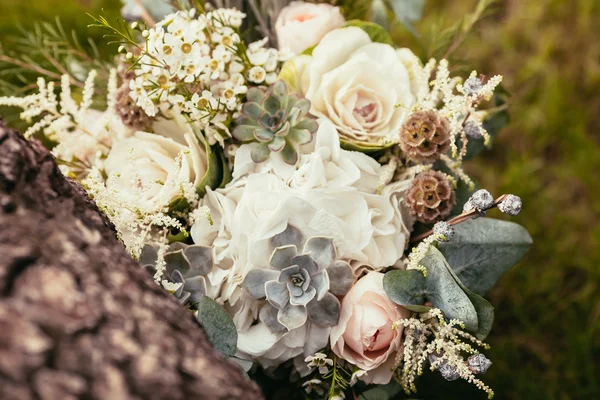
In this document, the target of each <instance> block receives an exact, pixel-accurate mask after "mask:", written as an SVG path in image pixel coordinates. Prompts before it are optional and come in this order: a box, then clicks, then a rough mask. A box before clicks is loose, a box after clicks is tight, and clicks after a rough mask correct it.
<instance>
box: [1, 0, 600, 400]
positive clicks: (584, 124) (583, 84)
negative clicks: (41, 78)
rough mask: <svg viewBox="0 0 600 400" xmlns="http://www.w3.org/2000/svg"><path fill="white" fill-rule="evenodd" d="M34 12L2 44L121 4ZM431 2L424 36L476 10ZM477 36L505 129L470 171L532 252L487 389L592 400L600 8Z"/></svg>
mask: <svg viewBox="0 0 600 400" xmlns="http://www.w3.org/2000/svg"><path fill="white" fill-rule="evenodd" d="M33 3H34V2H33V1H28V2H22V1H19V0H9V1H8V2H7V1H6V0H5V1H4V2H2V3H1V4H0V35H3V34H6V33H8V32H9V31H12V30H13V29H14V26H15V23H16V22H21V23H23V24H30V23H31V22H32V21H34V20H36V19H38V18H44V19H52V18H53V17H54V15H55V14H56V13H57V12H59V13H60V14H61V18H62V19H63V22H64V23H65V25H66V26H78V27H84V26H85V25H86V24H87V23H88V20H87V17H86V16H85V15H84V13H83V10H86V11H90V10H91V11H90V12H92V11H95V12H98V11H99V8H100V6H101V5H102V4H104V5H105V6H107V7H111V9H112V10H115V9H116V7H118V1H116V0H110V1H106V0H90V1H88V2H81V3H75V2H67V1H60V0H44V1H41V0H40V1H35V4H36V7H32V6H31V4H33ZM428 3H430V5H429V6H428V8H427V9H426V16H425V18H424V20H423V21H422V22H421V23H420V27H421V28H427V27H428V26H429V25H431V24H432V23H433V22H434V21H436V20H437V17H436V15H437V14H438V13H440V12H441V13H443V14H444V15H445V18H446V19H447V20H452V19H453V18H456V17H460V16H461V15H462V14H463V13H465V12H466V11H467V10H470V9H472V8H473V6H474V3H475V1H474V0H440V1H436V2H433V1H429V2H428ZM67 5H68V6H67ZM476 28H477V29H476V33H475V34H473V35H471V36H470V37H469V38H468V39H467V41H466V43H465V45H463V46H462V47H461V48H460V50H459V54H458V55H460V57H461V58H465V59H467V60H469V64H470V65H471V66H472V67H473V68H476V69H477V70H478V71H482V72H485V73H486V74H488V75H493V74H502V75H504V76H505V81H504V84H505V86H506V89H507V90H508V91H509V92H511V94H512V97H511V100H510V103H511V104H510V112H511V123H510V124H509V126H508V127H507V128H506V129H505V130H504V131H503V132H502V133H501V134H500V136H499V138H498V139H497V140H496V141H495V143H494V146H493V148H492V149H491V150H488V151H486V152H485V153H483V154H482V155H481V156H479V157H478V158H477V159H476V160H473V161H471V162H470V164H469V165H468V170H469V172H470V173H471V174H472V175H473V176H474V177H475V178H476V179H477V180H478V181H479V182H481V183H482V184H483V185H484V186H485V187H486V188H487V189H489V190H490V191H491V192H492V193H493V194H496V195H499V194H501V193H514V194H517V195H519V196H521V197H522V199H523V202H524V209H523V212H522V213H521V215H519V216H518V217H517V218H515V220H516V221H517V222H519V223H520V224H522V225H524V226H525V227H527V228H528V229H529V231H530V232H531V234H532V236H533V238H534V241H535V243H534V246H533V248H532V250H531V251H530V253H529V254H528V255H527V256H526V257H525V258H524V259H523V260H522V262H520V263H519V265H517V266H515V267H514V268H513V269H512V270H511V271H510V272H508V273H507V274H506V275H505V276H504V277H503V278H502V280H501V281H500V282H499V284H498V286H497V287H496V288H494V289H493V290H492V292H491V293H490V294H489V296H488V297H489V299H490V301H491V302H492V304H493V305H494V306H495V308H496V322H495V324H494V330H493V331H492V334H491V336H490V337H489V343H490V344H491V346H492V349H491V350H490V351H489V356H490V358H491V359H492V360H493V361H494V365H493V367H492V368H491V369H490V371H489V372H488V374H487V375H486V376H485V378H486V382H488V383H489V384H490V385H491V386H492V387H493V388H494V389H495V391H496V398H497V399H598V398H600V296H599V295H598V293H599V290H600V151H599V147H600V115H599V114H600V94H599V93H600V63H599V62H598V60H600V40H599V38H600V2H598V1H597V0H573V1H564V0H537V1H534V0H505V1H500V2H499V3H498V4H497V6H496V13H494V14H493V15H491V16H489V17H487V18H486V19H484V20H482V21H480V22H479V23H478V24H477V26H476ZM80 32H84V30H82V29H80ZM94 34H95V35H97V34H98V32H95V33H94ZM493 216H494V217H499V218H501V217H502V216H501V215H499V214H493ZM424 380H425V381H430V382H431V385H425V387H424V390H422V392H420V393H418V394H417V397H419V398H423V396H425V397H426V398H432V397H433V396H434V395H433V394H432V393H437V394H438V396H439V394H440V393H444V398H446V399H450V398H459V397H460V398H477V399H478V398H484V396H482V395H481V394H479V393H477V392H476V391H473V390H472V389H470V388H469V387H468V386H467V385H462V384H457V383H456V382H453V383H451V384H447V383H446V382H443V381H442V380H441V378H439V377H438V376H429V377H425V378H424Z"/></svg>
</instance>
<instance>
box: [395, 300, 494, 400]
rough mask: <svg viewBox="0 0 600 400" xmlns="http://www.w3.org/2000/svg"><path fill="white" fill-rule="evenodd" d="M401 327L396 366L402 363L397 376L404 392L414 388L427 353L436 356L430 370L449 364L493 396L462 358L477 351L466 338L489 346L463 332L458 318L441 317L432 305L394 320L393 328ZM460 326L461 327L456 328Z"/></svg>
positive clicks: (482, 345)
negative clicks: (400, 341)
mask: <svg viewBox="0 0 600 400" xmlns="http://www.w3.org/2000/svg"><path fill="white" fill-rule="evenodd" d="M399 326H403V327H404V337H405V339H404V350H403V352H402V353H398V356H397V359H396V366H397V367H398V366H400V364H402V368H401V370H397V371H398V373H399V375H400V376H399V380H400V383H401V384H402V387H403V388H404V391H405V392H406V393H407V394H410V393H411V392H416V391H417V389H416V386H415V378H416V377H417V376H419V375H421V374H422V373H423V364H424V363H425V362H426V361H427V360H428V357H429V356H430V355H433V356H435V357H432V358H434V359H435V361H432V362H431V366H430V368H431V370H435V369H437V368H439V367H441V366H443V365H444V366H448V367H450V368H453V369H454V370H455V371H456V374H457V375H458V377H460V378H462V379H464V380H466V381H467V382H469V383H472V384H474V385H475V386H476V387H477V388H479V389H481V390H483V391H485V392H486V393H487V394H488V398H490V399H491V398H492V397H493V396H494V391H493V390H492V389H491V388H490V387H489V386H487V385H486V384H485V383H483V381H481V380H480V379H478V378H476V377H475V374H474V372H473V371H472V370H471V369H470V368H469V366H468V364H467V363H466V362H465V360H464V358H463V354H477V353H478V351H477V350H476V349H475V348H474V347H473V346H472V345H471V344H469V343H466V342H465V340H466V341H469V342H472V343H474V344H475V345H476V346H478V347H482V348H484V349H488V348H489V346H488V345H487V344H485V343H483V342H482V341H480V340H478V339H477V338H476V337H474V336H473V335H471V334H469V333H467V332H465V331H464V330H462V329H464V324H463V323H462V322H461V321H459V320H457V319H451V320H450V321H445V320H444V315H443V314H442V312H441V311H440V310H439V309H437V308H433V309H431V310H429V311H428V312H426V313H422V314H420V315H419V316H418V318H417V317H413V318H407V319H401V320H400V321H396V322H395V323H394V325H393V328H394V329H396V328H397V327H399ZM459 328H460V329H459Z"/></svg>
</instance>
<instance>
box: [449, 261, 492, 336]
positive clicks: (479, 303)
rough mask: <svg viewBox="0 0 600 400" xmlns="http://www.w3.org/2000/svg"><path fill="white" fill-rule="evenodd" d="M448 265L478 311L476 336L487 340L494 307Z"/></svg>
mask: <svg viewBox="0 0 600 400" xmlns="http://www.w3.org/2000/svg"><path fill="white" fill-rule="evenodd" d="M438 251H439V250H438ZM446 267H447V268H448V271H449V272H450V274H451V275H452V277H453V278H454V280H455V281H456V283H457V284H458V286H460V288H461V289H462V290H463V291H464V292H465V294H466V295H467V297H469V300H471V303H473V307H475V311H477V321H478V324H479V326H478V328H477V332H474V334H475V337H476V338H477V339H479V340H485V338H486V337H487V336H488V335H489V334H490V332H491V330H492V325H493V324H494V307H493V306H492V305H491V304H490V303H489V302H488V301H487V300H486V299H484V298H483V297H481V296H480V295H478V294H476V293H473V292H472V291H470V290H469V288H467V287H466V286H465V285H464V284H463V283H462V282H461V281H460V279H459V278H458V276H456V274H455V273H454V271H453V270H452V267H450V264H448V263H446Z"/></svg>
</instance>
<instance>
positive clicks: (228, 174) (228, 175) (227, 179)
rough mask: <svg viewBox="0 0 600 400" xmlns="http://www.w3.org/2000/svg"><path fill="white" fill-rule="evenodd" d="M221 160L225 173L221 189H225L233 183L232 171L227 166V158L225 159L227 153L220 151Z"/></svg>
mask: <svg viewBox="0 0 600 400" xmlns="http://www.w3.org/2000/svg"><path fill="white" fill-rule="evenodd" d="M219 153H220V157H219V158H220V159H221V170H222V171H223V179H221V184H220V185H219V187H220V188H224V187H225V186H227V184H228V183H229V182H231V179H232V176H231V171H230V170H229V166H228V165H227V158H226V157H225V152H224V151H223V150H220V151H219Z"/></svg>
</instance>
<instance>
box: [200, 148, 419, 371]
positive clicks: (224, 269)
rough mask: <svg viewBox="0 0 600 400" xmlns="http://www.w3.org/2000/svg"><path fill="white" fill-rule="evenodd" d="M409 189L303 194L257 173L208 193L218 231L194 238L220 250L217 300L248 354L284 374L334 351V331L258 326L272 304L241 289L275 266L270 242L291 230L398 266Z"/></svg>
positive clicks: (214, 277) (344, 252) (341, 251)
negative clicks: (297, 360) (330, 347)
mask: <svg viewBox="0 0 600 400" xmlns="http://www.w3.org/2000/svg"><path fill="white" fill-rule="evenodd" d="M240 150H241V149H240ZM238 152H239V151H238ZM354 156H357V158H360V157H359V156H358V155H354ZM360 156H363V155H360ZM364 157H366V156H364ZM322 161H323V160H322V159H321V162H322ZM332 162H333V161H332ZM402 184H404V185H405V186H406V187H408V183H406V182H400V183H398V184H395V185H394V186H389V187H385V188H384V189H383V191H382V194H376V193H366V192H362V191H360V190H358V188H356V187H352V186H348V187H344V186H341V187H340V186H332V187H317V188H309V189H296V188H292V187H290V186H289V185H287V184H286V183H285V182H284V181H283V180H282V179H280V178H279V177H278V176H276V175H274V174H272V173H253V174H251V175H249V176H248V177H242V178H240V179H238V180H236V181H234V182H232V183H231V184H230V185H228V187H227V188H225V189H217V190H215V191H208V193H207V195H206V196H205V198H204V199H203V203H202V204H203V205H205V206H208V207H209V208H210V212H211V215H212V218H213V225H212V226H209V224H208V223H207V222H204V221H202V220H200V221H199V222H198V223H196V224H194V226H193V227H192V230H191V234H192V238H193V239H194V242H195V243H196V244H202V245H212V246H213V258H214V260H215V265H216V266H217V267H218V268H217V269H215V270H213V272H211V274H210V275H209V277H208V278H209V280H210V282H211V286H212V287H213V288H215V289H214V293H212V294H211V295H213V296H214V297H215V298H217V300H218V301H220V302H224V303H227V304H228V307H229V308H228V309H229V311H230V313H231V315H232V316H233V320H234V323H235V324H236V327H237V329H238V333H239V339H238V350H239V351H240V352H241V354H243V355H245V356H250V357H252V358H253V359H255V360H258V361H259V362H261V363H262V364H263V365H264V366H276V365H279V364H280V363H282V362H284V361H287V360H289V359H292V358H294V357H296V356H298V355H301V354H303V355H304V356H309V355H313V354H314V353H315V352H316V351H318V350H320V349H322V348H323V347H325V346H326V345H327V339H326V336H327V334H328V332H329V328H320V327H318V326H315V325H314V324H311V323H307V324H306V325H304V326H302V327H301V328H297V329H294V330H292V331H289V332H284V333H272V332H271V331H270V330H269V328H268V327H267V326H266V325H265V324H264V323H262V322H257V319H258V315H259V313H260V311H261V308H262V305H263V304H264V303H263V302H262V301H260V300H253V299H251V298H250V297H249V296H248V294H246V293H245V292H244V291H243V290H242V289H241V283H242V281H243V280H244V277H245V276H246V274H247V273H248V272H249V271H251V270H253V269H256V268H265V267H267V266H268V265H269V259H270V256H271V253H272V247H271V243H270V239H271V238H273V237H274V236H276V235H278V234H280V233H282V232H283V231H284V230H285V229H286V228H287V227H288V226H289V225H291V226H293V227H295V228H296V229H298V231H299V232H301V234H302V235H304V236H305V237H311V236H315V235H319V236H326V237H331V238H333V240H334V243H335V246H336V249H337V253H338V257H339V258H340V259H345V260H360V262H361V263H362V264H369V265H371V266H372V267H374V268H377V269H380V268H383V267H387V266H389V265H393V264H394V263H395V262H396V261H397V260H398V259H399V258H400V257H401V256H402V254H403V252H404V249H405V246H406V244H407V240H408V237H409V236H408V226H407V225H405V223H404V222H403V220H402V218H403V216H402V214H401V212H400V210H399V206H400V205H399V203H398V202H397V197H399V196H400V194H397V193H396V192H395V191H396V190H402V189H403V187H402V186H401V185H402ZM409 222H412V221H411V220H409Z"/></svg>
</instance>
